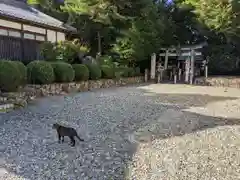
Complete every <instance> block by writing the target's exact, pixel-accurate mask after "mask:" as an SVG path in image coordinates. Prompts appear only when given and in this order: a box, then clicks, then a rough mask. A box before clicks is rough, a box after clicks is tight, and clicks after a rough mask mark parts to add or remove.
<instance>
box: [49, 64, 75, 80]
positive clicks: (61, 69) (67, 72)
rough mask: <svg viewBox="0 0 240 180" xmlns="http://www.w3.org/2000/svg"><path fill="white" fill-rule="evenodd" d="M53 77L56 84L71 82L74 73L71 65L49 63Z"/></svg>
mask: <svg viewBox="0 0 240 180" xmlns="http://www.w3.org/2000/svg"><path fill="white" fill-rule="evenodd" d="M51 64H52V67H53V71H54V75H55V80H56V82H72V81H73V80H74V77H75V72H74V69H73V67H72V65H71V64H68V63H65V62H53V63H51Z"/></svg>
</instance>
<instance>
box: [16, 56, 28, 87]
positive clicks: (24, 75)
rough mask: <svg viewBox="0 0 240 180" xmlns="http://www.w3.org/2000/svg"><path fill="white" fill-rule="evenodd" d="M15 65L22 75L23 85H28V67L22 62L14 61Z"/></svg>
mask: <svg viewBox="0 0 240 180" xmlns="http://www.w3.org/2000/svg"><path fill="white" fill-rule="evenodd" d="M13 63H14V64H15V65H16V66H17V68H18V70H19V72H20V74H21V75H20V78H21V85H25V84H26V83H27V67H26V66H25V65H24V64H23V63H22V62H21V61H13Z"/></svg>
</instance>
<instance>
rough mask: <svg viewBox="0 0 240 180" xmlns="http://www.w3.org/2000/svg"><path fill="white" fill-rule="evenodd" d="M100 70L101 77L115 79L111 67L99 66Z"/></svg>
mask: <svg viewBox="0 0 240 180" xmlns="http://www.w3.org/2000/svg"><path fill="white" fill-rule="evenodd" d="M101 70H102V77H103V78H108V79H112V78H114V77H115V73H114V69H113V67H111V66H109V65H101Z"/></svg>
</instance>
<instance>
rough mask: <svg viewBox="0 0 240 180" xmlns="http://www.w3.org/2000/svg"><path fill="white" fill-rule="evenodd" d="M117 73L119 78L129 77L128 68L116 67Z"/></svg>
mask: <svg viewBox="0 0 240 180" xmlns="http://www.w3.org/2000/svg"><path fill="white" fill-rule="evenodd" d="M116 71H117V72H119V74H120V76H121V77H128V76H129V68H128V67H118V68H117V69H116Z"/></svg>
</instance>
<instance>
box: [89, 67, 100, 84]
mask: <svg viewBox="0 0 240 180" xmlns="http://www.w3.org/2000/svg"><path fill="white" fill-rule="evenodd" d="M88 69H89V73H90V79H91V80H97V79H100V78H101V77H102V71H101V69H100V67H99V66H98V65H97V64H89V65H88Z"/></svg>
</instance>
